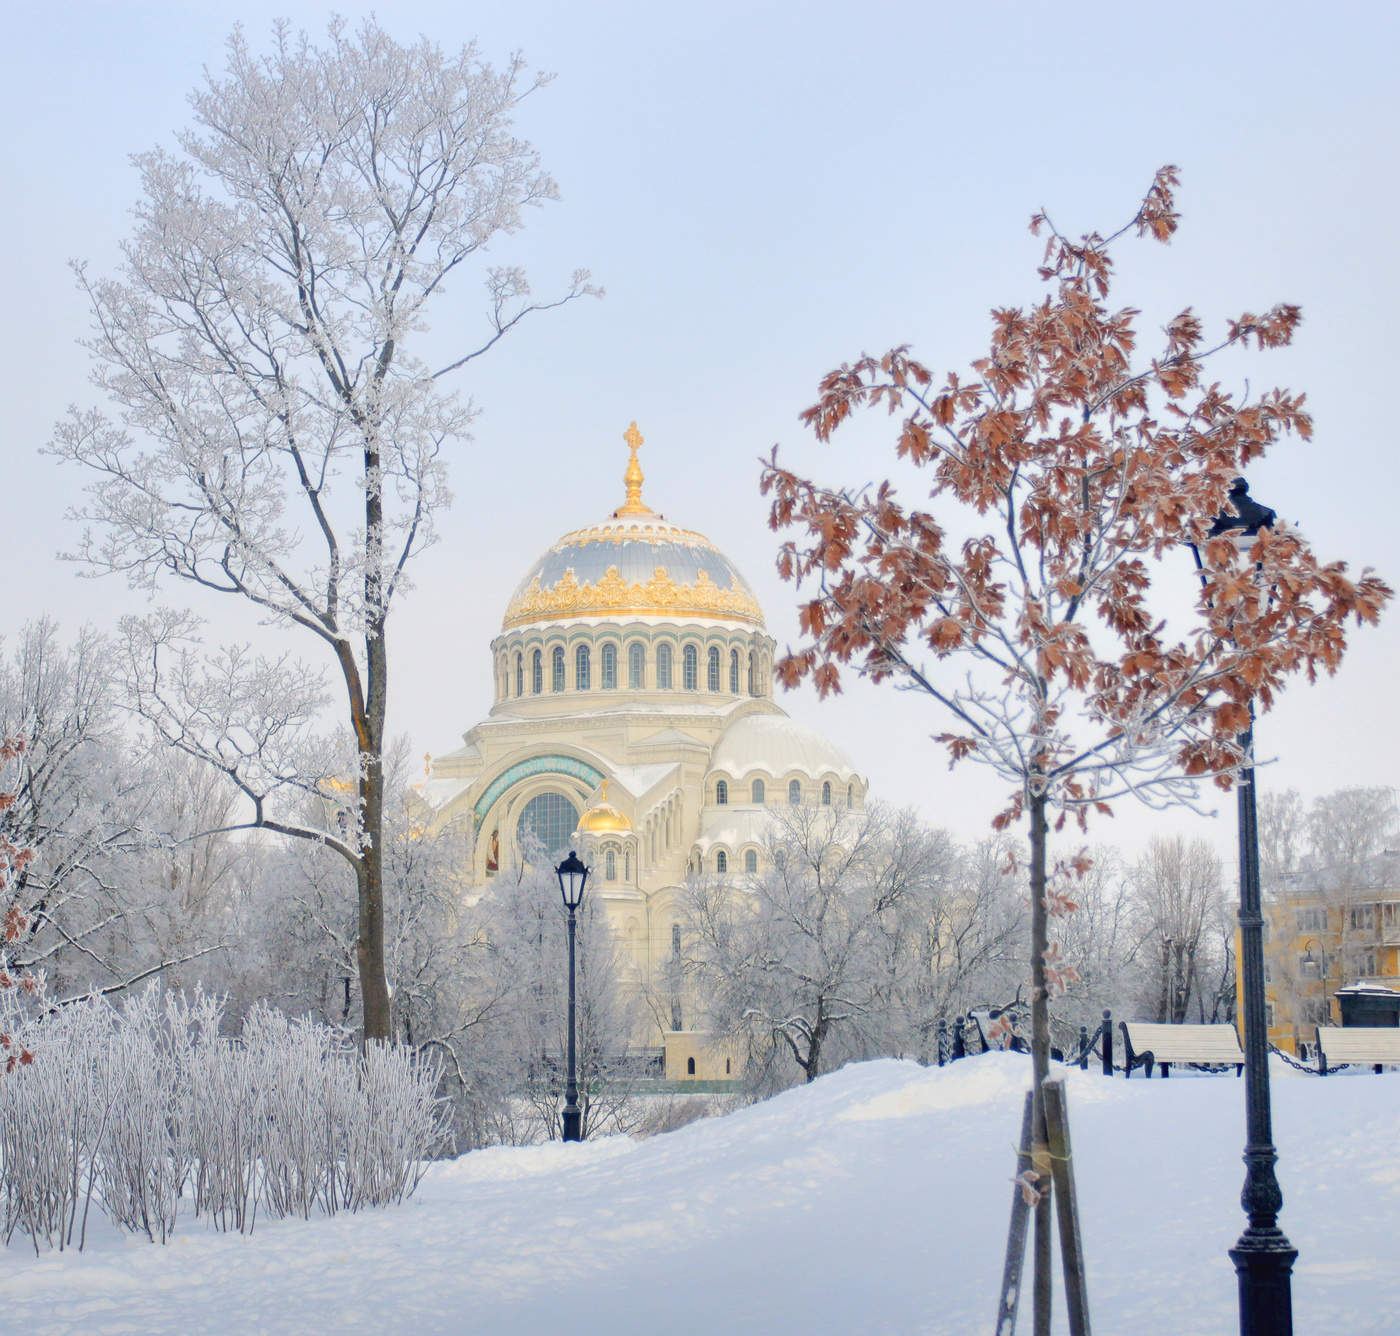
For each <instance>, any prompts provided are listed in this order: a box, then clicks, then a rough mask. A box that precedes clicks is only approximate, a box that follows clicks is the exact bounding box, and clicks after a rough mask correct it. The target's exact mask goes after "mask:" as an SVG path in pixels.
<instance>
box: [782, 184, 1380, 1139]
mask: <svg viewBox="0 0 1400 1336" xmlns="http://www.w3.org/2000/svg"><path fill="white" fill-rule="evenodd" d="M1177 181H1178V178H1177V172H1176V169H1175V168H1172V167H1166V168H1163V169H1162V170H1161V171H1160V172H1158V173H1157V176H1156V178H1155V179H1154V181H1153V183H1152V186H1151V189H1150V190H1149V191H1148V193H1147V195H1146V196H1145V198H1144V199H1143V200H1142V202H1141V204H1140V205H1139V207H1138V209H1137V211H1136V213H1135V214H1134V215H1133V217H1132V219H1131V220H1130V221H1129V222H1128V223H1127V224H1126V225H1125V226H1124V227H1122V228H1120V229H1119V230H1118V231H1117V232H1114V233H1112V234H1111V235H1109V236H1102V235H1100V234H1099V233H1096V232H1093V233H1089V234H1087V235H1085V236H1082V237H1080V238H1079V239H1078V240H1077V241H1072V240H1070V239H1069V238H1068V237H1066V236H1064V235H1062V234H1061V233H1060V231H1059V230H1058V229H1057V228H1056V227H1055V225H1054V224H1053V223H1052V222H1051V220H1050V219H1049V217H1048V216H1047V215H1046V214H1044V213H1040V214H1037V215H1036V216H1035V217H1034V218H1033V219H1032V220H1031V230H1032V232H1034V233H1036V234H1038V235H1039V234H1043V235H1045V237H1046V242H1045V249H1044V255H1043V260H1042V263H1041V266H1040V268H1039V276H1040V279H1041V281H1042V282H1043V283H1044V285H1045V288H1046V291H1045V295H1044V296H1043V297H1042V298H1041V299H1040V300H1039V301H1037V302H1036V303H1035V304H1033V305H1030V306H1028V307H1024V308H1006V309H1001V310H996V311H994V312H993V313H992V339H991V346H990V348H989V350H988V352H987V353H986V355H985V356H982V357H980V358H978V359H976V360H975V361H974V362H973V363H972V365H971V372H970V374H959V373H957V372H950V373H948V374H947V375H945V376H943V377H941V378H938V377H936V376H935V375H934V373H933V372H932V371H931V370H929V369H928V368H927V367H925V366H923V365H922V364H920V363H919V362H918V361H916V360H915V359H914V358H913V357H912V356H911V355H910V353H909V350H908V349H907V348H895V349H893V350H892V351H890V352H888V353H886V354H885V355H884V356H882V357H868V356H866V357H862V358H860V359H859V360H858V361H856V362H855V363H853V364H851V365H846V366H842V367H840V368H839V369H837V370H835V371H833V372H831V373H830V374H829V375H827V376H826V377H825V379H823V381H822V382H821V387H820V397H819V399H818V401H817V403H816V404H815V405H814V406H813V407H811V408H809V409H808V410H807V411H806V412H805V413H804V414H803V420H804V421H805V422H806V423H807V424H808V425H810V426H811V427H812V429H813V430H814V431H815V433H816V435H817V438H818V439H819V440H822V441H825V440H827V439H828V438H829V437H830V436H831V435H832V433H833V432H835V431H836V429H837V428H838V427H839V426H840V425H841V424H842V423H843V422H844V421H846V419H847V418H849V417H850V416H851V415H852V414H853V413H854V412H856V411H857V410H858V409H862V408H875V409H879V410H881V411H883V412H885V413H887V414H889V415H890V416H891V417H892V418H894V419H896V421H897V432H896V437H895V441H894V449H895V453H896V454H897V455H898V456H899V458H900V459H901V460H904V461H907V462H908V464H910V465H912V466H913V467H915V468H917V469H920V470H922V471H923V473H924V474H925V476H926V477H927V478H928V486H929V492H928V495H929V500H930V502H931V503H932V504H931V505H929V506H928V507H927V508H920V507H919V506H918V505H917V504H915V505H906V504H905V503H904V502H902V501H901V500H900V498H899V497H898V496H897V495H896V493H895V489H894V488H893V486H892V485H891V484H890V483H889V482H888V481H886V482H882V483H880V484H879V485H878V486H868V487H865V488H862V489H860V490H849V489H841V488H831V487H824V486H820V485H818V484H817V483H815V482H812V481H809V480H808V479H806V478H803V477H801V476H799V475H798V474H796V473H794V472H792V471H791V470H789V469H787V468H784V467H782V466H781V465H780V463H779V461H778V456H777V452H776V450H775V451H774V454H773V456H772V458H771V459H770V460H769V461H768V463H767V464H766V466H765V468H764V470H763V478H762V488H763V491H764V493H765V494H767V495H769V496H771V497H772V508H771V513H770V521H771V524H772V527H773V528H774V529H775V530H779V531H787V532H789V533H791V534H792V536H791V537H790V538H789V539H788V540H787V541H786V542H785V543H784V544H783V547H782V549H781V554H780V557H779V570H780V573H781V574H782V575H783V577H784V578H786V579H789V580H792V581H794V582H796V583H798V584H799V585H802V586H805V587H806V588H807V589H808V590H809V591H810V592H809V594H808V596H807V599H806V601H805V602H804V603H803V604H802V605H801V628H802V632H803V636H804V642H803V644H801V645H800V646H799V647H798V648H797V649H796V650H795V651H793V652H790V653H789V654H788V655H787V656H786V657H785V658H784V659H783V660H782V662H781V663H780V664H779V665H778V673H779V676H780V678H781V680H782V681H783V682H784V683H785V684H787V685H793V684H795V683H796V682H798V681H800V680H801V679H802V678H804V677H810V678H811V679H812V680H813V681H814V682H815V684H816V687H817V689H818V691H819V692H821V693H822V694H826V693H828V692H831V691H835V690H839V688H840V683H841V672H842V669H843V668H844V667H846V666H848V665H853V666H854V667H855V669H856V671H858V672H859V673H861V674H863V675H865V676H868V677H870V678H872V679H873V680H876V681H882V680H891V681H893V682H894V683H896V684H897V685H900V686H903V687H907V688H910V689H914V690H917V691H921V692H923V693H925V694H927V695H928V696H930V697H932V698H933V699H934V700H935V701H937V702H938V703H939V704H940V705H941V706H942V707H943V711H944V714H945V716H946V718H947V719H948V721H949V727H948V729H947V731H945V732H942V733H940V734H938V735H937V737H938V741H940V742H942V743H943V744H944V746H945V747H946V748H947V749H948V752H949V755H950V757H951V760H952V762H953V763H957V762H961V761H969V760H970V761H976V762H979V763H981V764H984V765H988V766H990V767H992V769H993V770H994V771H995V772H996V773H997V774H998V775H999V776H1000V777H1001V778H1002V779H1004V780H1005V781H1006V783H1007V788H1008V794H1007V805H1006V807H1005V809H1004V810H1003V811H1002V812H1001V813H1000V814H999V815H998V816H997V818H996V821H995V823H994V824H996V825H997V826H998V828H1005V827H1007V826H1008V825H1010V824H1011V823H1013V822H1015V821H1018V820H1019V819H1021V818H1022V817H1024V818H1025V819H1026V821H1027V824H1028V833H1029V837H1030V867H1029V873H1030V904H1031V913H1032V941H1031V974H1032V1010H1033V1034H1032V1049H1033V1052H1034V1054H1035V1076H1036V1094H1037V1110H1036V1137H1037V1141H1041V1140H1043V1122H1042V1110H1041V1109H1040V1108H1039V1098H1038V1097H1039V1087H1040V1083H1041V1081H1043V1079H1044V1077H1045V1074H1046V1070H1047V1062H1048V1052H1049V1031H1048V1013H1047V1010H1046V998H1047V994H1048V993H1049V992H1050V991H1052V990H1053V989H1054V988H1056V987H1058V986H1060V985H1061V984H1063V983H1064V982H1066V981H1067V978H1068V976H1067V975H1066V974H1065V973H1064V971H1065V968H1066V964H1067V962H1065V961H1063V960H1062V959H1060V958H1059V956H1058V955H1054V956H1051V955H1050V954H1049V953H1050V951H1051V947H1050V943H1049V941H1048V938H1047V936H1046V927H1045V925H1046V917H1047V909H1050V908H1052V907H1053V908H1062V907H1063V906H1064V904H1065V901H1064V899H1063V898H1059V897H1058V895H1056V897H1055V898H1052V900H1051V902H1050V904H1048V905H1047V903H1046V899H1047V885H1046V862H1045V857H1046V855H1045V845H1046V835H1047V831H1048V823H1049V821H1050V820H1053V821H1054V822H1055V827H1056V829H1059V828H1060V827H1062V826H1063V824H1064V822H1065V821H1066V819H1068V818H1071V817H1073V818H1074V819H1076V820H1077V821H1078V822H1079V824H1080V825H1081V826H1082V825H1083V823H1084V820H1085V817H1086V815H1087V813H1088V811H1089V810H1091V809H1093V810H1098V811H1103V812H1106V811H1108V810H1109V809H1108V805H1109V803H1110V802H1111V800H1112V799H1114V798H1116V797H1119V796H1121V795H1124V794H1129V793H1131V794H1134V795H1135V796H1137V797H1138V798H1141V799H1143V800H1145V801H1147V802H1149V803H1153V804H1168V803H1173V802H1182V801H1186V802H1189V801H1190V800H1191V798H1192V796H1193V794H1194V792H1195V786H1196V784H1197V783H1198V782H1199V781H1201V780H1205V779H1213V780H1215V781H1216V782H1217V783H1219V784H1220V785H1221V786H1222V787H1228V786H1229V785H1230V783H1231V781H1232V777H1233V775H1234V773H1235V772H1236V770H1237V769H1238V768H1239V766H1240V765H1241V763H1242V762H1243V761H1244V760H1245V759H1247V758H1245V757H1244V756H1243V754H1242V748H1241V745H1240V742H1239V740H1238V739H1239V735H1240V734H1241V733H1242V731H1243V730H1244V728H1245V726H1246V724H1247V723H1248V721H1249V718H1250V710H1251V708H1253V707H1256V706H1257V707H1258V708H1259V709H1261V710H1267V709H1268V708H1269V707H1270V706H1271V705H1272V704H1273V701H1274V697H1275V695H1276V694H1277V692H1278V691H1279V690H1280V689H1281V688H1282V687H1283V686H1284V684H1285V682H1286V681H1287V680H1288V678H1290V677H1292V676H1294V675H1295V674H1301V675H1303V676H1304V677H1306V678H1307V679H1309V680H1312V679H1313V678H1315V677H1316V676H1317V674H1318V672H1319V671H1323V672H1328V673H1330V672H1333V671H1335V669H1336V667H1337V664H1338V662H1339V660H1340V658H1341V656H1342V652H1343V650H1344V648H1345V644H1346V637H1345V627H1346V623H1347V622H1348V621H1349V620H1353V619H1354V620H1355V621H1356V622H1357V623H1366V622H1374V621H1375V620H1376V619H1377V617H1378V616H1379V614H1380V612H1381V609H1382V608H1383V606H1384V605H1385V603H1386V601H1387V600H1388V599H1389V598H1390V595H1391V590H1390V589H1389V588H1388V587H1387V586H1386V585H1385V584H1384V583H1383V582H1382V581H1381V580H1380V579H1378V578H1377V577H1376V576H1375V575H1374V574H1372V573H1371V572H1370V571H1366V572H1363V573H1362V574H1361V576H1360V577H1359V578H1353V577H1352V576H1350V575H1349V574H1348V573H1347V567H1346V565H1345V564H1344V563H1343V562H1337V561H1333V562H1328V561H1323V560H1322V559H1320V558H1319V557H1318V556H1316V555H1315V554H1314V553H1313V551H1312V549H1311V548H1310V547H1309V545H1308V544H1307V543H1306V542H1305V541H1304V540H1303V538H1302V537H1301V536H1300V535H1299V534H1298V533H1296V532H1294V531H1292V530H1288V529H1284V528H1278V529H1274V530H1268V531H1264V532H1261V534H1260V535H1259V538H1258V541H1257V542H1256V543H1255V545H1254V546H1253V549H1252V550H1251V551H1250V552H1249V553H1248V554H1246V553H1244V552H1242V551H1240V550H1239V548H1238V547H1237V546H1236V544H1235V543H1234V542H1232V541H1231V540H1230V539H1229V538H1228V537H1217V538H1214V539H1211V538H1209V532H1210V528H1211V523H1212V521H1213V519H1214V518H1215V517H1216V516H1218V515H1221V514H1222V513H1226V512H1227V511H1228V512H1229V513H1234V512H1233V510H1232V509H1231V508H1230V505H1229V501H1228V494H1229V490H1230V485H1231V483H1232V481H1233V480H1234V479H1235V477H1236V476H1237V475H1239V474H1241V473H1243V472H1244V471H1245V469H1246V468H1247V467H1248V466H1249V465H1250V464H1251V463H1253V461H1255V460H1256V459H1258V458H1260V457H1261V456H1262V455H1263V454H1264V453H1265V452H1266V451H1267V450H1268V449H1269V448H1270V447H1271V446H1272V445H1273V444H1274V443H1275V442H1276V441H1278V440H1279V439H1280V438H1282V437H1284V436H1287V435H1297V436H1301V437H1303V438H1305V439H1306V438H1308V437H1310V436H1311V434H1312V422H1311V419H1310V418H1309V416H1308V414H1307V413H1306V412H1305V411H1304V406H1303V396H1302V395H1297V394H1292V393H1290V392H1288V391H1286V390H1269V391H1266V392H1264V393H1261V394H1250V393H1249V392H1248V391H1247V390H1246V392H1245V394H1243V395H1238V394H1236V393H1235V392H1232V391H1228V390H1226V389H1224V388H1222V387H1221V386H1220V385H1219V384H1218V383H1215V382H1212V381H1211V380H1209V379H1208V378H1207V374H1206V373H1207V368H1208V366H1209V364H1210V362H1211V360H1212V359H1213V358H1215V357H1217V356H1218V355H1219V354H1220V353H1222V352H1223V351H1225V350H1226V349H1231V348H1240V349H1250V350H1263V349H1270V348H1277V347H1282V346H1284V345H1286V344H1288V343H1289V342H1290V341H1291V340H1292V338H1293V335H1294V332H1295V331H1296V329H1297V327H1298V323H1299V320H1300V318H1301V315H1300V312H1299V309H1298V308H1297V307H1296V306H1291V305H1279V306H1276V307H1274V308H1273V309H1271V310H1269V311H1266V312H1264V313H1263V314H1261V315H1255V314H1249V313H1245V314H1242V315H1240V316H1238V317H1237V318H1236V319H1234V320H1231V321H1227V322H1226V324H1225V327H1224V329H1223V331H1221V332H1220V333H1219V335H1218V336H1216V337H1214V338H1207V335H1206V331H1205V328H1204V325H1203V323H1202V321H1201V320H1200V318H1199V317H1197V315H1196V314H1195V313H1194V312H1193V311H1192V310H1191V309H1190V308H1189V307H1187V308H1186V309H1184V310H1182V311H1181V312H1180V314H1178V315H1176V316H1175V317H1174V318H1173V319H1171V320H1169V321H1168V322H1167V324H1166V326H1165V328H1164V329H1163V330H1162V331H1161V336H1160V342H1159V345H1158V347H1157V348H1156V351H1155V352H1149V353H1143V352H1140V351H1139V344H1138V334H1137V330H1136V321H1137V316H1138V312H1137V311H1135V310H1133V309H1132V308H1130V307H1114V306H1111V305H1110V304H1109V300H1108V299H1109V293H1110V290H1111V285H1112V280H1113V261H1112V250H1113V247H1114V245H1115V243H1117V242H1118V241H1119V240H1120V239H1121V238H1123V237H1124V236H1125V235H1127V234H1130V233H1136V234H1137V235H1139V236H1143V235H1147V236H1150V237H1152V238H1153V239H1154V240H1157V241H1160V242H1166V241H1168V240H1169V239H1170V237H1171V235H1172V234H1173V232H1174V231H1175V230H1176V226H1177V221H1178V215H1177V213H1176V208H1175V194H1174V192H1175V188H1176V186H1177ZM953 512H957V514H956V515H954V514H953ZM952 529H962V530H964V531H966V532H968V533H969V536H968V537H966V539H965V540H964V541H961V542H958V541H956V540H955V539H954V538H953V537H952V536H950V530H952ZM1187 543H1194V544H1197V545H1198V547H1199V550H1200V554H1201V559H1202V571H1201V584H1202V587H1201V590H1200V592H1199V596H1198V597H1197V599H1196V603H1195V609H1194V617H1193V619H1192V624H1191V625H1190V626H1189V627H1188V628H1186V629H1184V630H1183V631H1180V632H1169V631H1168V629H1167V625H1166V623H1165V622H1164V621H1163V620H1162V619H1161V617H1160V616H1159V614H1158V613H1156V612H1154V611H1153V608H1152V604H1151V593H1152V579H1153V574H1154V565H1155V563H1157V562H1158V561H1159V560H1161V559H1167V560H1172V561H1181V560H1184V559H1185V558H1183V557H1182V556H1181V555H1180V554H1179V553H1178V552H1177V551H1176V549H1178V548H1181V547H1182V546H1183V545H1184V544H1187ZM1050 889H1051V890H1052V891H1053V887H1052V888H1050Z"/></svg>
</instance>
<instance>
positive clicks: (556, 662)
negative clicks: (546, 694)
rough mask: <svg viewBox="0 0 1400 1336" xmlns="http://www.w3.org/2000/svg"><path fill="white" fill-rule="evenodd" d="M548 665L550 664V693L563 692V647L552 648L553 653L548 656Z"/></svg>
mask: <svg viewBox="0 0 1400 1336" xmlns="http://www.w3.org/2000/svg"><path fill="white" fill-rule="evenodd" d="M550 664H551V677H552V678H553V680H552V682H551V683H550V690H551V691H563V690H564V647H563V645H555V647H554V652H553V653H552V654H551V655H550Z"/></svg>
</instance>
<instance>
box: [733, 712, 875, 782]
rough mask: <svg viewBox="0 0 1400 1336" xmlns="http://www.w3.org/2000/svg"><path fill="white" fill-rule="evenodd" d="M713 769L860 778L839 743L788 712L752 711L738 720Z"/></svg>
mask: <svg viewBox="0 0 1400 1336" xmlns="http://www.w3.org/2000/svg"><path fill="white" fill-rule="evenodd" d="M710 769H711V770H712V771H715V770H718V771H722V772H723V773H725V774H728V775H732V776H735V777H736V778H737V777H739V776H742V775H746V774H748V772H749V771H751V770H762V771H764V772H765V773H767V774H770V775H786V774H790V773H792V772H794V771H796V772H797V773H798V774H802V775H810V776H812V777H814V778H815V777H817V776H820V775H827V774H835V775H836V776H837V778H839V779H840V780H842V781H843V782H849V781H850V780H853V779H858V778H859V776H858V775H857V774H856V769H855V767H854V766H853V765H852V764H851V762H850V761H849V760H848V759H847V757H846V756H845V754H844V753H843V752H842V751H841V750H840V749H839V748H838V747H836V746H835V744H833V743H831V742H828V741H827V739H826V738H824V737H823V736H822V735H821V734H820V733H818V732H817V731H816V729H814V728H808V727H807V726H806V724H799V723H798V722H797V721H796V720H795V719H789V718H788V717H787V715H785V714H750V715H746V716H745V717H744V718H742V719H738V720H735V722H734V723H732V724H731V725H730V726H729V727H728V728H727V729H725V731H724V736H723V737H721V738H720V740H719V742H718V743H717V744H716V745H715V749H714V752H713V753H712V754H711V756H710Z"/></svg>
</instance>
